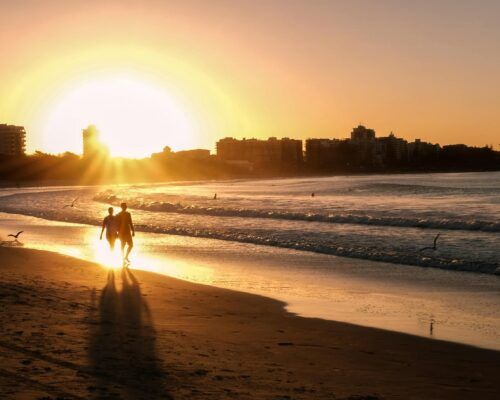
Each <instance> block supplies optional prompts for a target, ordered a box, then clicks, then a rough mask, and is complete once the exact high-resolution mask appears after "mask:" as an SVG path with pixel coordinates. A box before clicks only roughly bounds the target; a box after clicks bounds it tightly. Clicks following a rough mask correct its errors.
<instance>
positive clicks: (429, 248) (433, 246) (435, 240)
mask: <svg viewBox="0 0 500 400" xmlns="http://www.w3.org/2000/svg"><path fill="white" fill-rule="evenodd" d="M439 236H441V234H440V233H438V234H437V235H436V237H435V238H434V245H432V246H427V247H423V248H421V249H420V250H419V252H420V251H424V250H433V251H435V250H437V240H438V238H439Z"/></svg>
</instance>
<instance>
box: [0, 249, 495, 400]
mask: <svg viewBox="0 0 500 400" xmlns="http://www.w3.org/2000/svg"><path fill="white" fill-rule="evenodd" d="M0 276H1V279H0V303H1V309H0V310H1V311H0V318H1V324H0V330H1V335H0V398H1V399H54V400H55V399H66V398H68V399H92V398H98V399H108V398H109V399H113V398H116V399H122V398H123V399H157V398H158V399H160V398H161V399H168V398H174V399H225V398H228V399H276V400H277V399H347V398H349V399H376V398H385V399H392V398H394V399H396V398H398V399H479V398H480V399H493V398H498V397H497V396H498V393H500V381H499V380H498V379H497V378H498V374H499V372H500V353H499V352H494V351H488V350H480V349H476V348H472V347H467V346H461V345H456V344H450V343H444V342H438V341H433V340H428V339H424V338H418V337H413V336H408V335H403V334H398V333H391V332H385V331H380V330H376V329H370V328H362V327H357V326H352V325H348V324H342V323H336V322H329V321H322V320H316V319H306V318H299V317H295V316H293V315H291V314H287V313H286V312H285V311H284V310H283V305H282V304H281V303H279V302H277V301H273V300H270V299H266V298H263V297H258V296H253V295H249V294H244V293H238V292H233V291H229V290H223V289H217V288H213V287H210V286H201V285H196V284H192V283H188V282H184V281H179V280H175V279H171V278H167V277H165V276H160V275H155V274H152V273H148V272H141V271H127V270H116V271H113V270H108V269H105V268H103V267H100V266H98V265H94V264H91V263H88V262H84V261H80V260H77V259H72V258H69V257H64V256H61V255H57V254H53V253H46V252H40V251H33V250H27V249H15V248H0ZM370 396H371V397H370Z"/></svg>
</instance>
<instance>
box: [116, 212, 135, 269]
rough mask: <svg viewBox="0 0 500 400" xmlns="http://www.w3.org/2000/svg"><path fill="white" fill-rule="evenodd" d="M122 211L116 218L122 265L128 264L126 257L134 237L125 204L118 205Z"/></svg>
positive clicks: (132, 226) (132, 244)
mask: <svg viewBox="0 0 500 400" xmlns="http://www.w3.org/2000/svg"><path fill="white" fill-rule="evenodd" d="M120 207H121V208H122V211H121V212H120V213H118V215H117V216H116V222H117V225H118V238H119V239H120V242H121V245H122V257H123V263H124V264H128V263H130V260H129V258H128V256H129V255H130V252H131V251H132V248H133V247H134V241H133V240H132V237H134V236H135V228H134V224H133V223H132V216H131V215H130V213H129V212H128V211H127V203H122V204H121V205H120ZM125 246H127V251H126V252H125Z"/></svg>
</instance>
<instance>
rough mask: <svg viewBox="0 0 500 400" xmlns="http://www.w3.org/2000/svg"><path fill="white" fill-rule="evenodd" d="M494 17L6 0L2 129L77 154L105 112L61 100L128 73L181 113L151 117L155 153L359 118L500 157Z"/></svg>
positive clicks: (468, 5) (341, 7)
mask: <svg viewBox="0 0 500 400" xmlns="http://www.w3.org/2000/svg"><path fill="white" fill-rule="evenodd" d="M403 3H406V4H403ZM417 3H418V4H417ZM499 20H500V2H498V1H476V2H470V1H458V0H456V1H419V2H410V1H408V2H401V1H368V0H367V1H333V0H332V1H305V0H304V1H293V0H288V1H281V0H280V1H263V0H254V1H237V0H232V1H216V0H214V1H189V0H188V1H178V2H172V1H156V0H155V1H152V0H149V1H148V0H142V1H126V0H125V1H123V0H122V1H106V0H99V1H91V0H81V1H80V0H72V1H64V2H62V1H54V0H45V1H36V0H2V1H1V2H0V54H1V55H2V57H1V62H0V123H13V124H21V125H24V126H26V128H27V131H28V135H29V136H28V150H29V151H34V150H35V149H41V150H44V151H49V152H60V151H64V150H66V149H67V150H71V151H75V152H80V151H81V145H80V129H81V128H83V127H84V126H79V125H81V124H83V121H87V120H88V122H89V123H92V122H95V121H91V120H90V119H92V112H93V110H94V109H93V108H92V106H96V107H98V108H99V107H101V105H100V104H99V103H96V104H97V105H96V104H94V105H89V104H84V103H82V113H85V112H87V114H86V116H85V118H87V119H82V121H80V120H78V121H77V119H73V120H72V121H73V122H74V123H73V124H72V123H71V121H70V118H69V117H68V118H67V119H68V121H66V122H64V123H63V122H61V121H58V120H57V118H56V117H57V116H58V115H61V113H63V111H61V110H67V109H68V108H67V107H66V108H64V107H65V104H64V102H65V101H68V100H67V99H68V98H71V94H72V93H74V92H75V91H78V90H80V89H81V88H86V87H88V86H89V85H91V84H94V83H95V82H102V81H105V80H108V81H113V79H114V77H115V76H127V77H132V78H131V79H133V80H134V82H136V83H137V82H145V83H146V84H147V85H148V87H150V88H151V87H154V88H156V89H158V90H159V91H161V92H162V93H165V96H168V98H169V99H170V100H171V101H172V104H174V103H175V107H174V108H175V110H182V111H181V112H180V113H181V114H182V115H183V116H182V117H179V116H178V115H177V114H176V113H177V111H167V114H168V113H170V114H169V115H170V116H172V118H170V119H168V121H167V120H165V121H162V122H163V123H164V125H159V126H161V129H162V131H161V132H160V131H159V130H157V131H155V127H154V122H155V117H154V116H152V117H151V116H150V114H147V113H146V114H144V116H148V118H152V121H150V123H149V125H148V124H146V125H145V126H146V127H147V129H145V130H147V132H149V134H150V135H151V136H150V137H151V138H152V139H151V140H150V141H149V142H150V143H151V146H152V147H154V148H155V149H158V150H159V149H160V148H161V147H162V146H163V145H170V146H171V147H173V148H174V149H182V148H188V147H205V148H213V144H214V142H215V141H216V140H217V139H218V138H220V137H224V136H235V137H245V136H246V137H267V136H289V137H295V138H303V139H305V138H307V137H346V136H348V135H349V132H350V130H351V128H352V127H353V126H354V125H357V124H358V123H363V124H365V125H367V126H369V127H372V128H374V129H375V130H376V131H377V134H379V135H386V134H387V133H388V132H389V131H391V130H392V131H394V132H395V134H396V135H398V136H401V137H404V138H406V139H409V140H413V139H414V138H417V137H418V138H421V139H423V140H427V141H432V142H439V143H441V144H446V143H459V142H464V143H467V144H471V145H485V144H494V145H495V148H499V147H500V112H499V110H500V41H499V40H498V38H499V37H500V24H498V21H499ZM106 87H109V88H111V87H113V85H111V84H109V85H106ZM156 89H155V90H156ZM109 90H111V89H109ZM141 90H142V89H141ZM151 90H152V89H151ZM151 90H150V89H145V90H144V91H141V92H140V93H144V96H148V93H151ZM125 97H126V95H125ZM73 98H75V97H74V96H73ZM161 98H162V95H158V96H157V97H155V99H161ZM75 99H76V98H75ZM122 100H123V99H122ZM170 100H169V101H170ZM74 101H75V102H76V103H75V104H77V105H78V104H79V103H78V101H79V100H78V99H76V100H74ZM101 101H102V102H106V101H108V100H107V99H106V98H105V95H104V98H103V99H101ZM154 101H156V100H154V99H152V100H151V102H154ZM146 103H147V99H146ZM120 104H121V103H120ZM104 106H106V104H103V105H102V107H104ZM68 107H69V106H68ZM75 107H76V106H73V108H75ZM102 107H101V108H102ZM57 110H59V114H58V112H56V111H57ZM130 114H131V113H130V112H129V111H127V110H125V111H124V112H122V113H121V114H120V113H117V118H118V117H120V118H123V120H124V121H125V122H127V118H129V117H131V116H130ZM179 115H180V114H179ZM135 117H136V118H137V119H139V120H140V118H141V114H138V115H136V116H135ZM184 117H186V118H188V119H189V124H188V125H189V127H187V125H186V126H184V127H183V128H182V129H184V130H182V129H181V128H179V126H178V124H179V122H178V121H179V120H180V119H182V118H184ZM55 119H56V120H55ZM159 121H160V120H159ZM172 121H173V122H172ZM160 122H161V121H160ZM134 123H135V124H137V121H135V122H131V125H133V124H134ZM169 123H171V124H172V125H171V126H170V127H169V126H168V124H169ZM64 124H66V125H64ZM165 124H166V125H165ZM165 127H166V128H165ZM158 129H160V128H158ZM114 135H115V137H111V139H110V140H118V138H117V137H116V136H117V134H116V133H115V134H114ZM186 135H187V136H189V138H186V137H187V136H186ZM180 136H186V137H183V138H181V137H180ZM108 139H109V138H108ZM130 140H131V141H132V140H133V139H132V138H130ZM146 141H148V139H146ZM111 147H113V146H112V144H111ZM130 147H131V148H135V147H136V146H133V145H132V144H130ZM158 147H159V148H158ZM120 151H121V150H120ZM141 151H142V152H144V153H147V152H148V151H149V149H148V148H144V149H142V150H141ZM125 153H126V152H125ZM130 154H131V155H132V153H130ZM127 155H128V154H127Z"/></svg>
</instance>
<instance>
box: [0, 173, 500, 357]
mask: <svg viewBox="0 0 500 400" xmlns="http://www.w3.org/2000/svg"><path fill="white" fill-rule="evenodd" d="M215 194H217V198H216V199H214V195H215ZM313 194H314V195H313ZM74 199H77V201H76V206H75V207H74V208H72V207H66V208H64V206H65V205H67V204H70V203H71V202H72V201H73V200H74ZM122 201H125V202H127V204H128V205H129V208H130V211H131V213H132V215H133V219H134V223H135V225H136V229H137V230H138V232H139V233H138V235H137V237H136V239H137V240H136V241H137V246H136V248H135V249H134V253H133V257H135V260H136V262H134V258H133V265H134V266H136V265H137V267H138V268H144V269H150V270H152V271H155V272H160V273H165V274H167V275H171V276H174V277H178V278H181V279H187V280H191V281H194V282H198V283H204V284H211V285H216V286H221V287H226V288H231V289H237V290H243V291H248V292H252V293H257V294H263V295H266V296H269V297H274V298H278V299H280V300H283V301H285V302H286V303H287V304H288V305H287V307H288V309H289V310H290V311H291V312H294V313H297V314H300V315H304V316H309V317H319V318H326V319H335V320H340V321H345V322H350V323H356V324H361V325H367V326H373V327H378V328H383V329H391V330H398V331H402V332H407V333H411V334H418V335H423V336H428V335H430V334H431V335H432V336H433V337H434V338H438V339H445V340H453V341H458V342H463V343H468V344H473V345H478V346H484V347H490V348H500V312H499V311H497V310H499V309H500V307H498V306H499V305H500V277H499V276H498V274H500V250H499V249H500V172H487V173H450V174H407V175H403V174H402V175H366V176H336V177H325V178H317V177H314V178H313V177H311V178H297V179H269V180H234V181H216V182H175V183H162V184H138V185H108V186H94V187H43V188H21V189H1V190H0V212H1V213H4V214H2V215H1V218H0V235H2V237H1V238H0V239H1V240H6V237H5V235H6V234H7V232H10V231H15V230H16V229H20V230H21V229H25V230H26V233H25V234H23V235H24V236H23V241H24V243H25V245H26V246H28V247H33V248H40V249H48V250H55V251H59V252H62V253H65V254H69V255H74V256H78V257H82V258H86V259H90V260H96V261H103V260H104V259H103V260H100V256H102V254H103V253H102V252H103V251H105V248H104V247H103V243H100V242H99V241H98V229H97V228H95V227H92V225H94V226H95V225H99V224H100V223H101V221H102V218H103V217H104V216H105V215H106V210H107V208H108V207H109V206H110V205H112V206H118V205H119V203H121V202H122ZM117 208H118V207H117ZM13 214H16V215H13ZM49 221H52V222H49ZM438 234H439V237H438V239H437V242H436V248H435V249H433V244H434V239H435V237H436V235H438ZM98 246H101V247H100V248H101V250H99V251H96V250H95V249H96V248H97V247H98ZM138 260H142V262H138ZM431 322H432V324H433V331H432V332H430V331H429V326H430V324H431Z"/></svg>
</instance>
